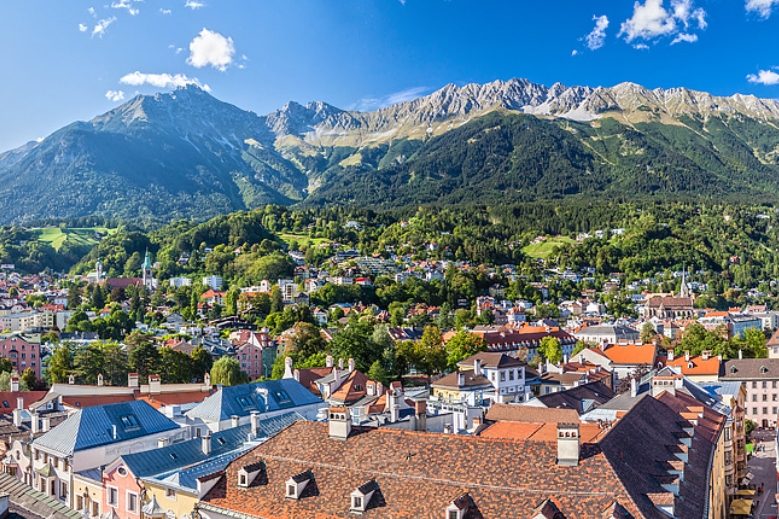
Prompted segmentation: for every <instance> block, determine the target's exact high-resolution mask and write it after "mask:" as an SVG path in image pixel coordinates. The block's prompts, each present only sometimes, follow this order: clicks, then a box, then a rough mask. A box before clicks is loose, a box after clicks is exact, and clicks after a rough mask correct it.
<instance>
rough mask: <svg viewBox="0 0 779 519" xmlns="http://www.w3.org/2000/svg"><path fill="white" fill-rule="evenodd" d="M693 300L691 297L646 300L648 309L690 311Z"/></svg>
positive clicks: (663, 297)
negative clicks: (681, 309)
mask: <svg viewBox="0 0 779 519" xmlns="http://www.w3.org/2000/svg"><path fill="white" fill-rule="evenodd" d="M693 303H694V301H693V299H692V298H691V297H670V296H652V297H650V298H649V299H647V302H646V304H647V306H649V307H650V308H659V307H661V306H662V307H665V308H683V309H687V308H689V309H692V307H693Z"/></svg>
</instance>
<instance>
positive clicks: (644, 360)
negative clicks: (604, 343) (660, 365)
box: [603, 344, 657, 366]
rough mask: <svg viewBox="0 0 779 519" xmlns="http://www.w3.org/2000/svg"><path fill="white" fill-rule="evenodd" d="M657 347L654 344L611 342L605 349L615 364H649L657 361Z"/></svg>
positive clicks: (605, 353)
mask: <svg viewBox="0 0 779 519" xmlns="http://www.w3.org/2000/svg"><path fill="white" fill-rule="evenodd" d="M656 352H657V348H656V347H655V345H654V344H640V345H639V344H611V345H609V346H608V347H607V348H606V349H605V350H604V351H603V353H604V355H606V356H607V357H608V358H609V359H610V360H611V362H613V363H614V364H629V365H634V364H648V365H650V366H652V365H654V363H655V355H656Z"/></svg>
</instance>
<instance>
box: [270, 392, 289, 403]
mask: <svg viewBox="0 0 779 519" xmlns="http://www.w3.org/2000/svg"><path fill="white" fill-rule="evenodd" d="M273 396H274V397H276V400H277V401H278V402H279V403H280V404H287V403H290V402H292V399H291V398H290V397H289V395H288V394H287V392H286V391H284V390H283V389H280V390H278V391H274V392H273Z"/></svg>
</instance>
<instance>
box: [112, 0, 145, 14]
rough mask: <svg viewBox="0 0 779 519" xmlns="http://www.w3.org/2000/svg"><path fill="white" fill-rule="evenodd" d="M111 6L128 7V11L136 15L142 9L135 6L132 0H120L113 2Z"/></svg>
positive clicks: (117, 7)
mask: <svg viewBox="0 0 779 519" xmlns="http://www.w3.org/2000/svg"><path fill="white" fill-rule="evenodd" d="M111 7H112V8H114V9H127V12H128V13H130V14H131V15H132V16H135V15H136V14H138V13H139V12H140V11H139V10H138V9H136V8H135V7H133V2H132V0H118V1H115V2H112V3H111Z"/></svg>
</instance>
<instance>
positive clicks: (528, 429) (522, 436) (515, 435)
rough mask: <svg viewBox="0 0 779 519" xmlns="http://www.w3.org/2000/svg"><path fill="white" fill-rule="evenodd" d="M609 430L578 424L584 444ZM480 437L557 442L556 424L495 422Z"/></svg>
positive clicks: (595, 425) (597, 426)
mask: <svg viewBox="0 0 779 519" xmlns="http://www.w3.org/2000/svg"><path fill="white" fill-rule="evenodd" d="M609 430H610V429H607V428H605V427H601V426H599V425H598V424H595V423H593V424H590V423H583V424H579V435H580V438H581V441H582V442H584V443H593V442H597V440H599V439H600V438H602V437H603V436H605V435H606V434H607V433H608V431H609ZM480 436H482V437H485V438H504V439H511V440H532V441H541V442H556V441H557V424H556V423H554V422H549V423H522V422H497V423H495V424H493V425H491V426H490V427H488V428H487V429H485V430H483V431H482V432H481V434H480Z"/></svg>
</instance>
